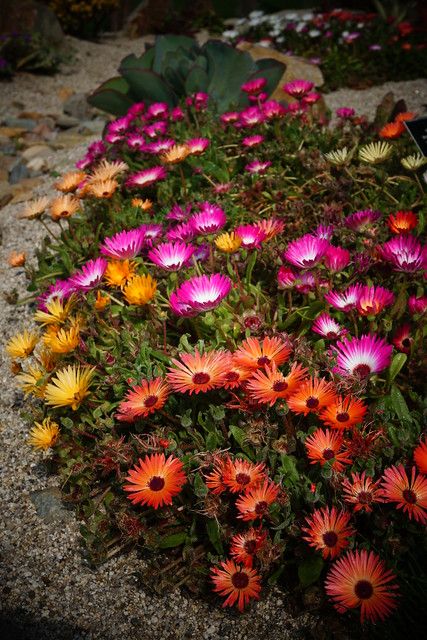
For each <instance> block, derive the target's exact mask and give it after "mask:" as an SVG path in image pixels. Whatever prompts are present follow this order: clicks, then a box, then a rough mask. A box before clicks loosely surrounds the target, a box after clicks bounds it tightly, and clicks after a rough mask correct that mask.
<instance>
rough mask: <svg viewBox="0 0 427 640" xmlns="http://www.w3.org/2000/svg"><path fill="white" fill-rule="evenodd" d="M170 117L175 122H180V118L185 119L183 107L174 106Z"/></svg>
mask: <svg viewBox="0 0 427 640" xmlns="http://www.w3.org/2000/svg"><path fill="white" fill-rule="evenodd" d="M170 119H171V120H172V121H173V122H179V121H180V120H184V112H183V110H182V109H181V107H174V108H173V109H172V111H171V113H170Z"/></svg>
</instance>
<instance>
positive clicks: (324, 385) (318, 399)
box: [288, 378, 337, 416]
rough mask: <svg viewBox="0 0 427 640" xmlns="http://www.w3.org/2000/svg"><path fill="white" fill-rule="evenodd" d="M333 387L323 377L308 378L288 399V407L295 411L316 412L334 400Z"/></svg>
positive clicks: (334, 392)
mask: <svg viewBox="0 0 427 640" xmlns="http://www.w3.org/2000/svg"><path fill="white" fill-rule="evenodd" d="M336 398H337V395H336V391H335V387H334V386H333V384H332V383H331V382H326V380H324V378H310V379H309V380H306V381H305V382H303V383H302V384H301V386H300V387H299V388H298V390H297V391H296V393H294V394H292V396H291V397H290V398H289V399H288V406H289V409H291V410H292V411H294V412H295V413H303V414H304V415H305V416H306V415H307V414H309V413H317V412H318V411H320V410H321V409H323V408H324V407H327V406H329V405H330V404H332V403H333V402H335V400H336Z"/></svg>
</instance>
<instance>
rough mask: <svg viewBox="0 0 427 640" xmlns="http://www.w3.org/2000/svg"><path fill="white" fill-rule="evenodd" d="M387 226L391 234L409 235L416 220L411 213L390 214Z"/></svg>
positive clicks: (398, 212) (415, 224) (416, 222)
mask: <svg viewBox="0 0 427 640" xmlns="http://www.w3.org/2000/svg"><path fill="white" fill-rule="evenodd" d="M387 224H388V226H389V229H390V231H391V232H392V233H409V232H410V231H412V229H415V227H416V226H417V224H418V218H417V216H416V215H415V213H413V211H397V212H396V213H395V214H394V215H393V214H390V215H389V217H388V218H387Z"/></svg>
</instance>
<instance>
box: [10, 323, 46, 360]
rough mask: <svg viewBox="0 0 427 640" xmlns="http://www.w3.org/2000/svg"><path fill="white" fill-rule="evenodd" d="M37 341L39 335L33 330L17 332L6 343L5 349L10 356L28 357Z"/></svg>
mask: <svg viewBox="0 0 427 640" xmlns="http://www.w3.org/2000/svg"><path fill="white" fill-rule="evenodd" d="M38 341H39V336H38V334H37V333H36V332H35V331H27V330H26V329H25V330H24V331H23V332H22V333H17V334H16V336H13V338H11V339H10V340H9V342H8V343H7V345H6V351H7V352H8V354H9V355H10V357H11V358H28V356H30V355H31V354H32V353H33V351H34V348H35V346H36V344H37V342H38Z"/></svg>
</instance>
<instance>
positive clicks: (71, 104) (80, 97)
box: [62, 93, 93, 120]
mask: <svg viewBox="0 0 427 640" xmlns="http://www.w3.org/2000/svg"><path fill="white" fill-rule="evenodd" d="M86 97H87V96H86V93H75V94H74V95H72V96H70V97H69V98H68V99H67V100H66V101H65V102H64V105H63V107H62V110H63V112H64V113H65V114H66V115H67V116H72V117H73V118H77V119H78V120H88V119H89V118H90V117H91V115H92V113H93V111H92V107H90V105H89V104H88V102H87V100H86Z"/></svg>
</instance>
